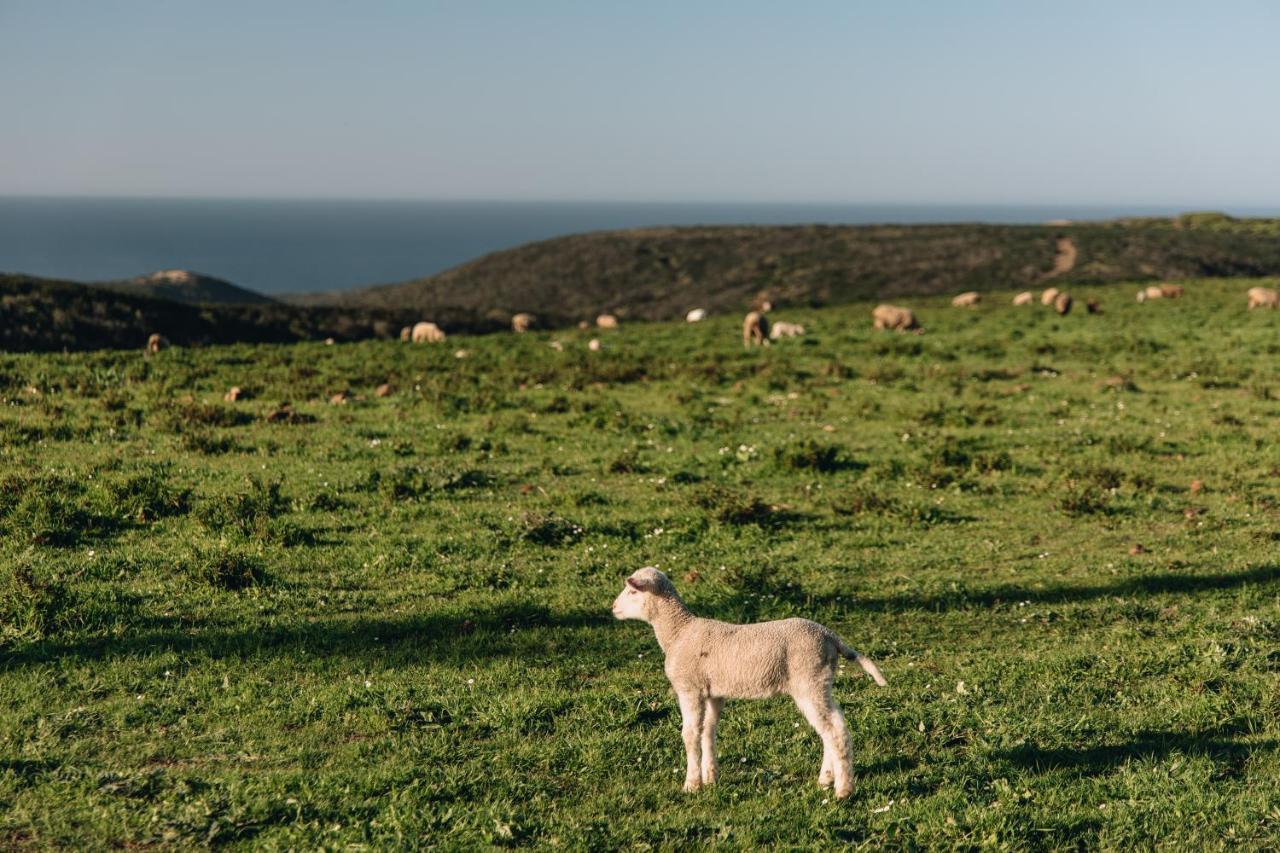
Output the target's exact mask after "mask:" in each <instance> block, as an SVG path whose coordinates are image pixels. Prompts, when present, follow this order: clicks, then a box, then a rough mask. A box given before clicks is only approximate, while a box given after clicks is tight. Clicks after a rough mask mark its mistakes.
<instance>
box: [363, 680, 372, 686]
mask: <svg viewBox="0 0 1280 853" xmlns="http://www.w3.org/2000/svg"><path fill="white" fill-rule="evenodd" d="M364 686H365V687H372V686H373V682H372V681H369V680H368V679H365V682H364Z"/></svg>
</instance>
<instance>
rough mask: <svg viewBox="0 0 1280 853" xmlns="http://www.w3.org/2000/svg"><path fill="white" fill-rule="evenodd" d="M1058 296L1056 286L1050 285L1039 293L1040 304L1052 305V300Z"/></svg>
mask: <svg viewBox="0 0 1280 853" xmlns="http://www.w3.org/2000/svg"><path fill="white" fill-rule="evenodd" d="M1057 298H1058V288H1056V287H1050V288H1047V289H1046V290H1045V292H1044V293H1041V294H1040V304H1041V305H1052V304H1053V301H1054V300H1055V299H1057Z"/></svg>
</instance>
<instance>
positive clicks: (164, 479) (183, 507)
mask: <svg viewBox="0 0 1280 853" xmlns="http://www.w3.org/2000/svg"><path fill="white" fill-rule="evenodd" d="M107 491H108V492H109V494H110V495H111V500H112V504H113V506H114V507H115V508H116V511H117V512H118V513H119V514H120V515H121V516H122V517H124V518H128V519H132V520H134V521H136V522H138V523H140V524H146V523H148V522H152V521H155V520H156V519H158V518H165V517H167V516H175V515H183V514H185V513H186V512H187V511H188V509H190V502H191V490H190V489H187V488H182V487H179V486H176V485H174V483H173V470H172V468H171V466H169V465H148V466H146V467H144V468H143V469H141V470H139V471H135V472H133V473H132V474H130V475H129V476H127V477H126V478H125V479H124V480H118V481H115V482H112V483H109V484H108V485H107Z"/></svg>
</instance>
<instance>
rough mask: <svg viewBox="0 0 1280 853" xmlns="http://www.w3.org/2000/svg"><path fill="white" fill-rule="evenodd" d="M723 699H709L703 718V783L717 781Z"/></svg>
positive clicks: (709, 783) (711, 783) (712, 783)
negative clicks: (717, 731)
mask: <svg viewBox="0 0 1280 853" xmlns="http://www.w3.org/2000/svg"><path fill="white" fill-rule="evenodd" d="M723 705H724V700H723V699H707V701H706V707H705V708H704V716H703V718H702V784H704V785H714V784H715V783H716V727H717V726H718V725H720V708H721V707H722V706H723Z"/></svg>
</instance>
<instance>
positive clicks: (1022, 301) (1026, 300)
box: [1013, 290, 1036, 305]
mask: <svg viewBox="0 0 1280 853" xmlns="http://www.w3.org/2000/svg"><path fill="white" fill-rule="evenodd" d="M1035 299H1036V297H1035V294H1033V293H1032V292H1031V291H1030V290H1024V291H1022V292H1021V293H1019V294H1018V295H1017V296H1015V297H1013V304H1014V305H1030V304H1031V303H1032V302H1034V301H1035Z"/></svg>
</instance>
